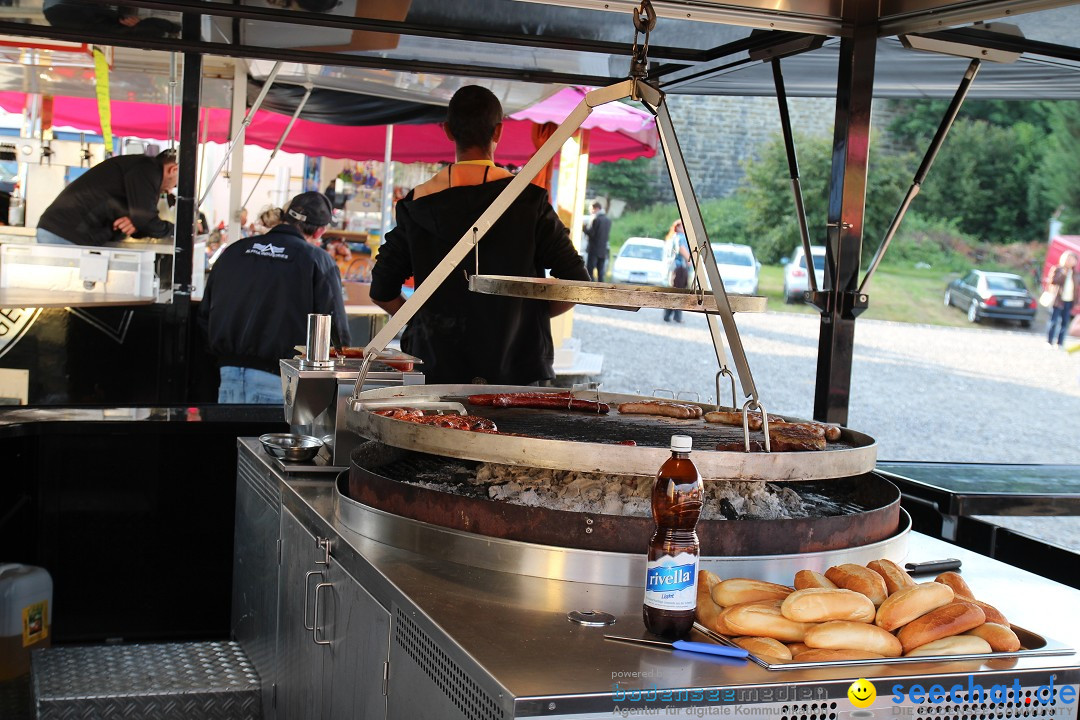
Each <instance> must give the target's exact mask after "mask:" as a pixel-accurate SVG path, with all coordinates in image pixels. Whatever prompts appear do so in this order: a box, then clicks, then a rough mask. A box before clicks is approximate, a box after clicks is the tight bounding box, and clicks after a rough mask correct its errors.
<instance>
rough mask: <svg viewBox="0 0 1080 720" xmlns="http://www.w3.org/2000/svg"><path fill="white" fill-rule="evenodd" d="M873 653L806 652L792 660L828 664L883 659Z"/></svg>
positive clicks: (845, 651) (840, 651)
mask: <svg viewBox="0 0 1080 720" xmlns="http://www.w3.org/2000/svg"><path fill="white" fill-rule="evenodd" d="M883 657H885V656H884V655H879V654H877V653H875V652H867V651H865V650H807V651H806V652H801V653H799V654H798V655H796V656H795V657H793V658H792V660H794V661H795V662H829V661H830V660H871V659H874V658H883Z"/></svg>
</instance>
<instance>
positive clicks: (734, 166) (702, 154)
mask: <svg viewBox="0 0 1080 720" xmlns="http://www.w3.org/2000/svg"><path fill="white" fill-rule="evenodd" d="M667 102H668V107H669V108H670V112H671V119H672V122H673V123H674V125H675V132H676V134H677V135H678V138H679V146H680V148H681V149H682V152H683V157H684V159H685V161H686V166H687V169H688V170H689V172H690V180H691V181H692V182H693V184H694V191H695V193H696V194H697V196H698V199H699V200H703V199H706V198H717V197H724V196H726V195H730V194H731V193H732V192H734V190H735V189H736V187H738V185H739V182H740V181H741V180H742V177H743V166H744V164H745V163H746V161H747V160H749V159H751V158H755V157H757V153H758V152H759V150H760V148H761V147H762V146H764V145H765V144H767V143H768V142H770V141H771V140H772V139H773V138H778V137H780V134H781V132H780V112H779V110H778V108H777V104H776V98H771V97H731V96H699V95H669V96H668V98H667ZM886 110H887V108H886V103H884V102H876V103H874V111H873V112H874V115H873V127H874V132H875V134H877V133H882V132H884V129H885V128H886V127H887V126H888V123H889V120H890V119H891V114H887V113H886ZM788 112H789V113H790V115H791V125H792V127H793V128H794V130H795V133H796V134H803V135H811V136H816V137H831V136H832V130H833V118H834V115H835V112H836V101H835V100H834V99H833V98H788ZM796 150H798V146H796ZM650 172H651V175H652V177H653V178H654V188H655V191H656V199H657V201H671V200H674V195H673V193H672V189H671V180H670V178H669V177H668V171H667V165H666V164H665V162H664V159H663V157H662V156H661V154H660V153H657V156H656V157H655V158H653V159H652V161H651V162H650Z"/></svg>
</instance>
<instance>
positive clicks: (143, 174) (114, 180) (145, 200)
mask: <svg viewBox="0 0 1080 720" xmlns="http://www.w3.org/2000/svg"><path fill="white" fill-rule="evenodd" d="M178 173H179V168H178V167H177V165H176V155H175V153H173V152H172V151H171V150H166V151H165V152H163V153H161V154H159V155H157V156H155V157H149V156H146V155H119V156H117V157H111V158H108V159H106V160H103V161H101V162H100V163H98V164H97V165H95V166H94V167H92V168H90V169H89V170H87V171H86V172H85V173H83V174H82V175H80V176H79V177H78V178H76V179H75V180H74V181H72V183H71V184H70V185H68V186H67V187H66V188H64V189H63V190H61V191H60V194H59V195H58V196H57V197H56V199H55V200H53V202H52V205H50V206H49V207H48V208H46V209H45V212H44V213H42V215H41V218H40V219H39V220H38V233H37V240H38V242H40V243H52V244H60V245H63V244H68V245H104V244H105V243H107V242H110V241H118V240H123V239H124V238H125V237H127V236H129V235H130V236H134V237H152V238H162V237H167V236H169V235H172V232H173V224H172V223H171V222H167V221H165V220H162V219H161V218H160V217H158V199H159V198H160V197H161V194H162V193H167V192H169V191H170V190H172V189H173V188H175V187H176V180H177V177H178Z"/></svg>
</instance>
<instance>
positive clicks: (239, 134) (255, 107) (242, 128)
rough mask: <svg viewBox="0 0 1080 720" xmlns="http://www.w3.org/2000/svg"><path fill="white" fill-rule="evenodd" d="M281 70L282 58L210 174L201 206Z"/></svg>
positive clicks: (241, 140) (241, 141)
mask: <svg viewBox="0 0 1080 720" xmlns="http://www.w3.org/2000/svg"><path fill="white" fill-rule="evenodd" d="M279 70H281V60H278V61H277V62H276V63H274V69H273V70H271V71H270V75H269V76H267V78H266V82H264V83H263V87H262V91H261V92H260V93H259V97H257V98H256V99H255V104H254V105H252V106H251V109H250V110H248V114H247V115H246V116H245V117H244V122H243V123H241V125H240V129H239V130H237V131H236V136H235V137H233V139H232V140H230V141H229V147H228V149H227V150H226V151H225V157H223V158H221V164H220V165H218V167H217V170H215V171H214V174H213V175H211V176H210V180H209V182H207V183H206V190H205V191H204V192H203V194H202V197H200V198H199V202H198V205H199V206H200V207H201V206H202V204H203V202H205V201H206V196H207V195H209V194H210V189H211V188H212V187H213V186H214V182H215V181H216V180H217V179H218V176H219V175H221V171H222V170H224V169H225V165H226V163H228V162H229V156H230V155H231V154H232V151H233V147H235V146H236V144H237V143H240V144H243V142H244V133H245V132H247V129H248V125H250V124H251V121H252V120H254V119H255V113H256V112H258V110H259V108H260V107H262V104H263V100H265V99H266V94H267V93H268V92H270V87H271V86H272V85H273V84H274V78H276V77H277V74H278V71H279Z"/></svg>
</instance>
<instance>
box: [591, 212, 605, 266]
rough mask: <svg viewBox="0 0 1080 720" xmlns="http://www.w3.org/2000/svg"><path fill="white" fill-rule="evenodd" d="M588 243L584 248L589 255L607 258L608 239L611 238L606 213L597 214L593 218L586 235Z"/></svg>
mask: <svg viewBox="0 0 1080 720" xmlns="http://www.w3.org/2000/svg"><path fill="white" fill-rule="evenodd" d="M587 235H588V238H589V242H588V247H587V248H586V249H587V251H588V252H589V254H591V255H595V256H597V257H607V254H608V238H609V237H611V218H609V217H608V216H607V213H603V212H601V213H597V214H596V217H594V218H593V221H592V225H590V226H589V232H588V233H587Z"/></svg>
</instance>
